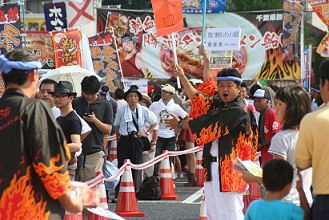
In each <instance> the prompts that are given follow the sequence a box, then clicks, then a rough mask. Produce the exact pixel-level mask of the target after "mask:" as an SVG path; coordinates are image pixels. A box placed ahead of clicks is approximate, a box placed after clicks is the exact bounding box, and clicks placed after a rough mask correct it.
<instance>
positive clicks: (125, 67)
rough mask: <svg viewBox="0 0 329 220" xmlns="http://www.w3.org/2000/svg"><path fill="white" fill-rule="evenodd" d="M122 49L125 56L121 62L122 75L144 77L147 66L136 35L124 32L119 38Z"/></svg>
mask: <svg viewBox="0 0 329 220" xmlns="http://www.w3.org/2000/svg"><path fill="white" fill-rule="evenodd" d="M121 43H122V48H123V51H124V52H125V53H126V57H125V58H124V60H123V61H122V63H121V69H122V73H123V76H124V77H138V78H144V76H146V75H147V67H146V65H145V63H144V61H143V57H142V53H141V51H140V46H139V42H138V37H137V36H135V35H132V34H128V33H126V34H124V35H123V36H122V38H121Z"/></svg>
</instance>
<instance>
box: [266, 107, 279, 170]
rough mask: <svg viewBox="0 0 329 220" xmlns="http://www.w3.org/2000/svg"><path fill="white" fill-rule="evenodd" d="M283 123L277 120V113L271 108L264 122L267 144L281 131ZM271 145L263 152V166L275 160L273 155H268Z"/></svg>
mask: <svg viewBox="0 0 329 220" xmlns="http://www.w3.org/2000/svg"><path fill="white" fill-rule="evenodd" d="M281 127H282V126H281V122H280V121H278V120H277V119H276V112H275V110H274V109H273V108H270V109H269V110H268V111H267V113H266V115H265V121H264V134H265V142H267V141H268V140H270V139H271V138H272V137H273V136H274V135H275V134H276V133H278V132H280V131H281ZM269 147H270V145H267V146H266V147H265V148H263V149H262V150H261V154H262V166H263V165H264V164H265V163H266V162H267V161H269V160H270V159H273V155H271V154H269V153H268V149H269Z"/></svg>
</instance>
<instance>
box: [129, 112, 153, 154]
mask: <svg viewBox="0 0 329 220" xmlns="http://www.w3.org/2000/svg"><path fill="white" fill-rule="evenodd" d="M132 118H133V123H134V125H135V128H136V130H137V132H138V131H139V129H138V125H137V123H136V121H135V119H134V117H133V116H132ZM138 139H139V140H141V142H142V144H143V151H149V150H150V149H151V142H150V140H149V139H148V137H139V138H138Z"/></svg>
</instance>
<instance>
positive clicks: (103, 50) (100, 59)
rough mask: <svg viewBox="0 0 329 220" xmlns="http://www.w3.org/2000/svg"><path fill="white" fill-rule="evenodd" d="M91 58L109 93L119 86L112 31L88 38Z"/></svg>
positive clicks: (119, 71) (119, 70)
mask: <svg viewBox="0 0 329 220" xmlns="http://www.w3.org/2000/svg"><path fill="white" fill-rule="evenodd" d="M89 46H90V50H91V58H92V62H93V66H94V70H95V72H96V74H97V75H99V76H100V77H102V78H103V81H104V82H105V84H106V85H107V86H108V87H109V88H110V90H111V91H115V89H116V88H118V87H120V85H121V81H120V78H121V68H120V64H119V58H118V53H117V50H116V45H115V40H114V34H113V31H109V32H106V33H101V34H98V35H96V36H94V37H90V38H89Z"/></svg>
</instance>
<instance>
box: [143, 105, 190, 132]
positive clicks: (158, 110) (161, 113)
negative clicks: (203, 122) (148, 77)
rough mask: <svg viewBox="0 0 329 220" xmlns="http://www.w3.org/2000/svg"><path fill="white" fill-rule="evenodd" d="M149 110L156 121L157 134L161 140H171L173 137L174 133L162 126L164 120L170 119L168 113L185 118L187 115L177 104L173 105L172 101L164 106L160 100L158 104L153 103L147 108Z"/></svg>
mask: <svg viewBox="0 0 329 220" xmlns="http://www.w3.org/2000/svg"><path fill="white" fill-rule="evenodd" d="M149 110H150V111H152V112H153V113H154V114H155V115H156V117H157V120H158V125H159V133H158V136H159V137H162V138H171V137H174V136H175V131H174V130H170V129H169V128H168V127H166V125H165V124H164V120H165V119H166V118H171V116H170V113H173V114H174V115H176V116H179V117H181V118H185V117H186V116H187V113H186V112H185V111H184V110H183V109H182V108H181V107H180V106H179V105H177V104H175V103H174V100H173V99H171V100H170V101H169V102H168V104H167V105H165V104H164V103H163V101H162V99H160V100H159V101H158V102H153V103H152V105H151V106H150V107H149Z"/></svg>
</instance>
